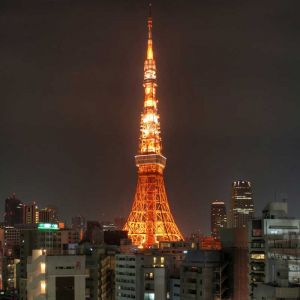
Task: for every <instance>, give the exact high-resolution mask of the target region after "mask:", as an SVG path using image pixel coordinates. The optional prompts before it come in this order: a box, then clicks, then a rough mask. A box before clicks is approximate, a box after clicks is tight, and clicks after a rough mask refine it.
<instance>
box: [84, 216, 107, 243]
mask: <svg viewBox="0 0 300 300" xmlns="http://www.w3.org/2000/svg"><path fill="white" fill-rule="evenodd" d="M85 239H87V240H88V241H90V242H91V243H92V244H101V243H102V242H103V230H102V228H101V224H100V222H98V221H87V226H86V232H85Z"/></svg>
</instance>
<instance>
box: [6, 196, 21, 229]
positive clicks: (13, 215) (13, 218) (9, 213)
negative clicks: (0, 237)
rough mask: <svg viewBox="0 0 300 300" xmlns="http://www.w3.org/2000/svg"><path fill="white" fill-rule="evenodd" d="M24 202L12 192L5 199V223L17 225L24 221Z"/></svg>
mask: <svg viewBox="0 0 300 300" xmlns="http://www.w3.org/2000/svg"><path fill="white" fill-rule="evenodd" d="M23 209H24V204H23V203H22V202H21V201H20V200H19V199H17V198H16V194H12V195H11V196H10V197H8V198H7V199H5V213H4V224H5V225H6V226H15V225H16V224H22V223H23Z"/></svg>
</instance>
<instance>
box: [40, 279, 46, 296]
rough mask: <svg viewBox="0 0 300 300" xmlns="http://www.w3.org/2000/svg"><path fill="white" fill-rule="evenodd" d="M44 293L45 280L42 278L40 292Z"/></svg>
mask: <svg viewBox="0 0 300 300" xmlns="http://www.w3.org/2000/svg"><path fill="white" fill-rule="evenodd" d="M45 293H46V281H45V280H42V281H41V294H45Z"/></svg>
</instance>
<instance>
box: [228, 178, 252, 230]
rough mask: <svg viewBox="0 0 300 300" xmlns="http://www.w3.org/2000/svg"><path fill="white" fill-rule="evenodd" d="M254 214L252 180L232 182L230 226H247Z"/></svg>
mask: <svg viewBox="0 0 300 300" xmlns="http://www.w3.org/2000/svg"><path fill="white" fill-rule="evenodd" d="M253 216H254V203H253V194H252V185H251V182H250V181H245V180H237V181H234V182H233V183H232V191H231V204H230V212H229V224H228V225H229V227H230V228H243V227H247V225H248V222H249V221H250V220H251V219H252V218H253Z"/></svg>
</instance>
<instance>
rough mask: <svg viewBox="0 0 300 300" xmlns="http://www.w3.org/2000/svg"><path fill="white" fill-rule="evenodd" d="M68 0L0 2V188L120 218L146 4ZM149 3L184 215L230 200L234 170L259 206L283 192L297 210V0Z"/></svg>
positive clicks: (175, 196) (177, 212)
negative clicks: (285, 0)
mask: <svg viewBox="0 0 300 300" xmlns="http://www.w3.org/2000/svg"><path fill="white" fill-rule="evenodd" d="M73 4H74V5H73V6H69V2H68V1H66V0H64V1H60V2H55V1H52V2H46V1H42V2H39V3H38V1H28V6H27V7H26V8H25V7H22V5H18V4H14V3H9V1H3V2H2V3H1V4H0V5H1V6H2V12H3V13H2V16H1V17H0V20H1V21H2V23H3V25H4V26H2V28H1V29H0V34H1V35H2V37H3V44H4V47H2V49H0V53H1V56H0V57H1V58H0V59H1V64H2V65H3V66H4V68H3V72H2V74H1V75H0V78H1V84H0V85H1V91H2V97H1V98H2V101H3V107H2V109H1V115H0V128H1V129H0V133H1V136H2V139H1V145H0V146H1V147H0V149H1V150H0V157H1V158H2V168H1V172H0V181H1V188H0V196H1V197H2V199H3V200H4V199H6V198H7V197H8V196H9V195H10V194H11V193H12V192H16V195H17V197H18V198H19V199H20V200H22V201H28V202H29V201H32V200H36V201H37V202H39V203H41V206H45V205H47V204H50V203H51V204H54V205H56V206H58V207H59V209H60V211H61V215H62V216H66V218H68V219H70V218H71V217H72V216H75V215H77V214H79V213H82V210H85V211H86V213H84V215H85V216H86V217H87V218H88V219H96V218H98V219H100V218H101V217H102V214H103V213H104V214H105V216H104V219H107V220H109V219H113V218H114V217H115V216H117V215H121V216H127V214H128V212H129V211H130V207H131V203H132V198H133V196H134V189H135V176H136V175H135V171H136V170H135V168H134V167H133V160H134V153H135V152H136V150H137V146H138V145H137V138H138V134H139V132H138V126H139V114H140V111H141V108H142V103H141V99H142V97H143V90H142V88H141V76H142V71H141V70H142V66H143V60H144V57H143V55H144V47H145V41H144V36H145V35H144V33H145V30H144V29H145V28H144V27H143V26H141V24H143V22H144V23H145V21H144V20H145V16H146V11H147V10H146V9H145V8H146V6H147V3H146V2H145V3H144V2H140V1H133V2H132V4H131V5H129V4H126V3H122V2H120V3H119V2H115V3H110V4H105V5H104V4H101V3H98V2H97V1H89V2H88V3H86V2H85V3H83V2H82V1H74V3H73ZM153 5H154V13H153V18H154V21H155V24H156V32H155V40H156V42H155V45H154V47H155V51H156V53H157V61H158V64H159V74H160V76H159V78H158V85H159V92H158V93H159V96H158V97H159V99H161V101H160V114H161V116H162V121H161V127H162V132H163V139H164V141H165V143H164V154H165V155H166V156H167V157H168V168H167V169H166V186H167V190H168V196H169V198H170V199H171V203H170V205H171V209H172V212H173V213H174V217H175V219H176V222H177V224H178V226H179V227H180V228H182V231H183V232H184V233H185V234H188V233H189V232H190V231H192V230H196V229H200V230H203V232H209V213H208V212H209V209H210V202H211V201H213V200H214V199H220V200H222V201H225V202H226V204H227V208H229V201H230V191H231V190H230V187H231V183H232V182H233V181H234V180H249V181H251V182H252V183H253V199H254V205H255V210H256V211H257V212H260V211H261V209H262V207H263V206H264V205H265V204H266V203H267V202H268V201H271V200H274V198H275V195H277V196H276V197H277V200H280V199H281V198H286V194H287V195H288V196H289V197H288V199H289V203H290V208H291V209H290V211H291V212H293V211H296V215H295V216H297V211H299V209H300V206H299V204H298V203H297V199H298V197H299V195H300V189H299V187H298V185H297V178H298V177H299V175H300V170H299V167H300V162H299V159H298V158H297V155H298V149H299V146H300V144H299V140H300V139H299V132H300V131H299V129H300V128H299V123H298V122H297V112H298V110H299V102H297V98H298V95H299V87H298V86H297V82H298V80H299V78H298V77H299V75H298V73H297V70H298V69H299V60H298V52H299V48H300V44H299V41H298V39H297V36H298V33H299V30H298V29H297V28H296V27H295V26H294V25H295V24H296V22H299V21H298V19H297V14H296V13H295V11H296V9H295V7H292V6H288V5H287V4H285V3H282V2H281V1H275V2H274V1H273V2H272V7H271V9H270V6H268V5H267V2H266V3H265V4H264V3H260V4H254V3H251V4H250V3H247V4H246V3H243V4H241V3H240V4H238V3H234V2H231V3H226V5H225V4H224V5H223V4H220V3H219V4H206V3H198V2H196V1H192V2H191V3H190V5H189V6H186V5H184V4H181V3H180V2H176V1H175V2H174V1H166V2H164V3H158V2H157V3H156V2H154V3H153ZM20 26H22V30H20ZM281 193H282V196H280V194H281ZM87 201H89V203H90V205H89V206H88V207H87V206H86V203H87ZM116 211H117V212H118V213H116ZM1 212H2V213H3V208H2V207H1Z"/></svg>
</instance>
